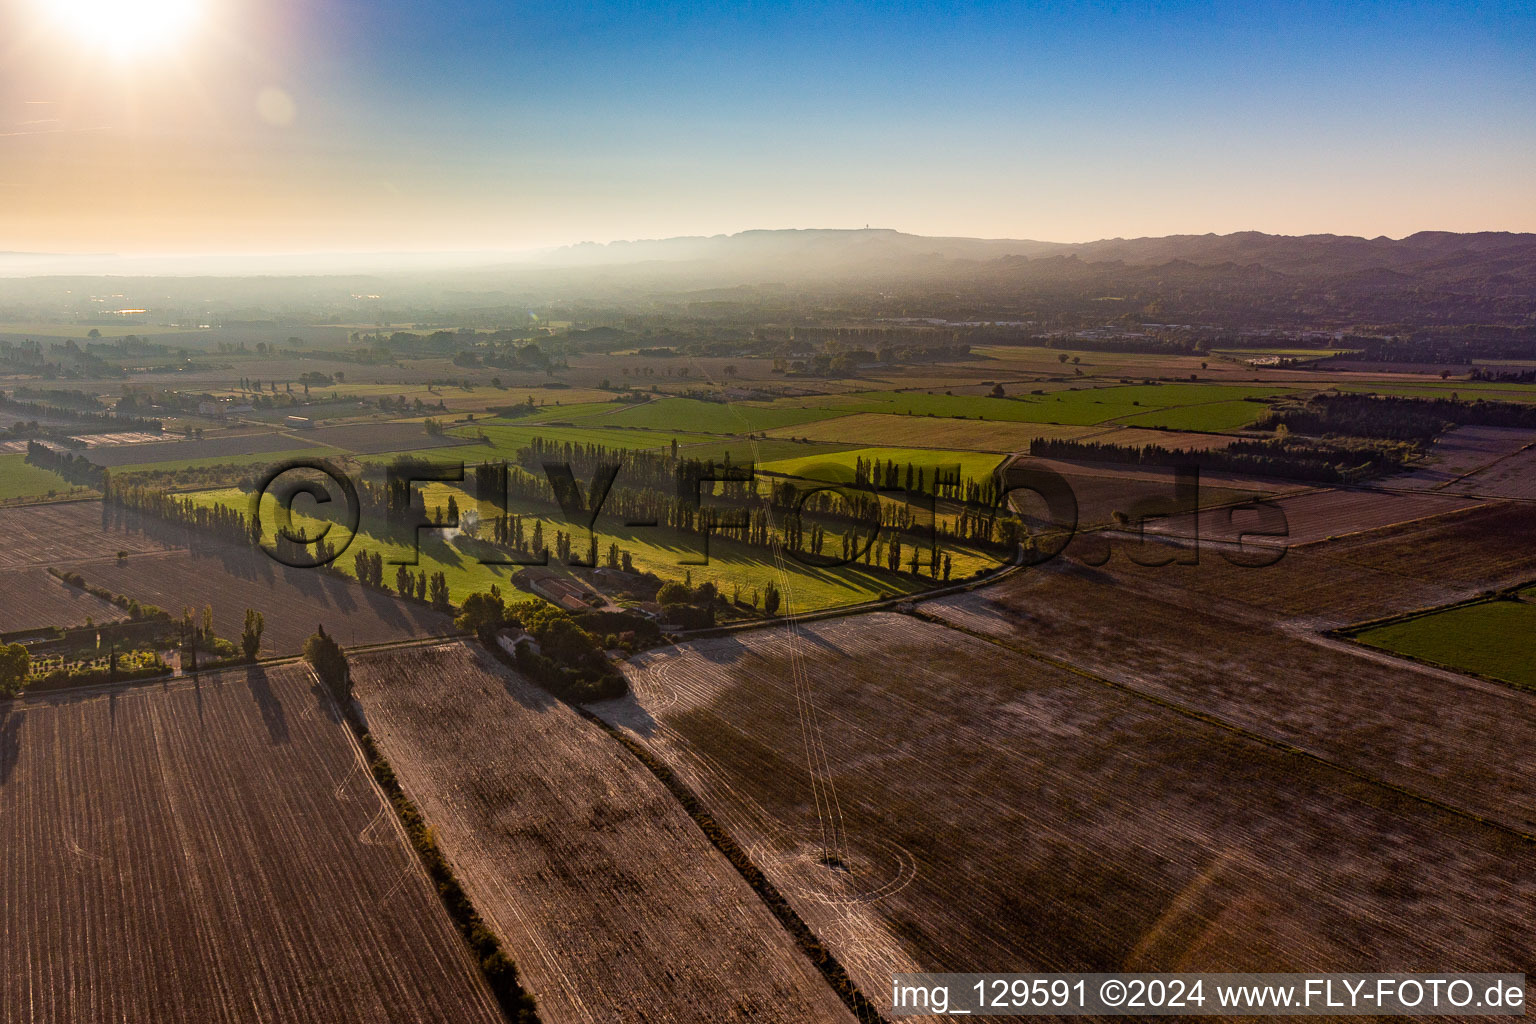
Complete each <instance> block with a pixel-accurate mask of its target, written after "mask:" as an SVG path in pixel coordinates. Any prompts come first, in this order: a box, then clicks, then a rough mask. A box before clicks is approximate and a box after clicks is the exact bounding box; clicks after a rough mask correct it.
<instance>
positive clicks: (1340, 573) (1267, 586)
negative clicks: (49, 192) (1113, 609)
mask: <svg viewBox="0 0 1536 1024" xmlns="http://www.w3.org/2000/svg"><path fill="white" fill-rule="evenodd" d="M1322 493H1327V492H1322ZM1365 493H1370V492H1365ZM1395 497H1399V498H1401V497H1417V496H1413V495H1406V496H1405V495H1396V496H1395ZM1282 502H1283V499H1282ZM1225 515H1226V513H1225V512H1221V511H1219V510H1218V511H1216V512H1214V513H1212V516H1213V517H1214V519H1215V522H1214V523H1212V522H1210V521H1207V522H1205V523H1203V524H1202V531H1203V532H1202V535H1201V548H1200V550H1199V552H1198V558H1199V564H1198V565H1182V564H1181V565H1179V566H1177V567H1176V568H1174V567H1168V568H1158V567H1143V566H1138V565H1136V564H1134V563H1133V562H1132V561H1131V558H1130V557H1129V556H1130V553H1131V552H1132V551H1133V550H1134V548H1132V547H1131V546H1130V545H1131V544H1132V543H1133V541H1131V540H1129V539H1127V540H1125V541H1124V542H1123V543H1122V542H1120V541H1119V540H1116V539H1115V538H1112V537H1111V538H1109V539H1110V540H1111V541H1112V542H1113V544H1114V548H1113V553H1112V555H1111V557H1112V559H1113V561H1111V562H1109V563H1108V565H1107V566H1106V571H1107V572H1111V573H1114V574H1115V576H1116V577H1117V578H1120V579H1123V580H1124V581H1125V582H1126V584H1127V586H1129V587H1131V588H1132V589H1133V590H1134V589H1136V588H1139V587H1143V586H1149V587H1161V588H1165V589H1167V590H1169V591H1170V592H1179V593H1182V594H1185V595H1187V596H1188V597H1189V598H1191V599H1203V600H1211V601H1216V602H1219V603H1220V604H1222V605H1223V606H1225V607H1240V608H1246V609H1249V610H1250V611H1261V612H1263V613H1266V614H1267V617H1268V619H1269V620H1271V621H1274V620H1276V619H1277V618H1278V619H1279V620H1280V621H1282V622H1283V621H1286V620H1295V621H1296V622H1297V623H1299V624H1304V625H1305V626H1306V628H1308V629H1328V628H1339V627H1343V626H1347V625H1350V624H1352V623H1356V622H1361V621H1364V620H1371V619H1377V618H1382V617H1385V616H1392V615H1400V614H1402V613H1405V612H1409V611H1414V610H1417V609H1423V608H1429V607H1437V606H1440V605H1446V604H1450V603H1453V602H1457V601H1464V600H1468V599H1469V598H1473V597H1476V596H1477V595H1478V594H1480V593H1482V592H1483V591H1486V590H1491V589H1497V588H1501V587H1507V586H1511V585H1514V584H1518V583H1523V582H1525V581H1528V580H1531V579H1536V515H1533V514H1532V512H1531V510H1530V506H1529V505H1525V504H1521V503H1515V502H1487V503H1483V504H1480V505H1474V506H1472V507H1470V508H1467V509H1464V510H1461V511H1453V512H1449V513H1445V514H1442V515H1438V516H1434V517H1432V518H1428V519H1423V518H1419V519H1414V520H1412V521H1409V522H1405V523H1401V524H1397V525H1393V526H1388V527H1383V528H1381V529H1377V530H1373V531H1370V532H1367V533H1356V534H1351V535H1349V536H1345V537H1341V538H1339V539H1337V540H1329V541H1319V542H1317V543H1312V544H1307V545H1304V546H1300V547H1294V546H1282V547H1281V548H1280V549H1279V550H1280V552H1281V557H1280V560H1279V561H1278V562H1275V563H1274V564H1272V565H1269V566H1267V567H1264V568H1262V569H1260V568H1252V567H1245V566H1243V565H1234V564H1231V562H1229V560H1228V555H1231V556H1232V558H1233V560H1238V559H1239V556H1238V555H1237V553H1236V552H1235V551H1233V550H1232V549H1231V547H1230V546H1229V545H1228V544H1224V543H1222V541H1223V540H1226V539H1230V528H1229V527H1228V525H1227V523H1226V522H1225ZM1247 516H1248V513H1241V512H1240V513H1238V516H1237V520H1236V521H1237V524H1238V527H1239V528H1246V527H1244V523H1245V521H1246V517H1247ZM1153 530H1154V527H1153V526H1152V525H1151V524H1149V526H1148V532H1149V533H1151V532H1153ZM1104 540H1105V536H1104V535H1102V534H1101V535H1096V536H1089V537H1083V538H1081V539H1080V541H1079V542H1078V543H1075V544H1074V545H1073V546H1072V547H1069V548H1068V549H1067V554H1066V558H1067V559H1068V560H1072V559H1073V558H1078V560H1081V554H1082V553H1083V552H1084V551H1088V550H1092V549H1091V548H1089V546H1088V545H1089V544H1090V543H1094V542H1096V543H1099V544H1101V545H1102V543H1103V541H1104ZM1262 543H1265V541H1264V540H1263V539H1262V538H1257V537H1250V538H1248V540H1247V541H1245V551H1247V552H1248V553H1249V554H1263V552H1262V551H1261V550H1260V549H1259V545H1260V544H1262ZM1151 547H1152V550H1151V551H1150V554H1152V555H1153V556H1162V557H1167V556H1168V555H1169V554H1170V553H1173V554H1177V555H1178V556H1180V558H1181V559H1187V558H1189V557H1191V552H1190V551H1189V549H1188V547H1187V545H1186V546H1184V547H1181V548H1179V549H1177V550H1175V549H1172V548H1170V547H1166V546H1164V545H1161V544H1157V543H1155V542H1154V544H1153V545H1152V546H1151ZM1243 557H1246V555H1245V556H1243ZM1270 557H1273V554H1271V555H1270ZM1143 560H1144V561H1152V560H1153V559H1152V558H1146V557H1144V558H1143Z"/></svg>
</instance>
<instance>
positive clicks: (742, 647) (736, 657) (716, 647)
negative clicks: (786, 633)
mask: <svg viewBox="0 0 1536 1024" xmlns="http://www.w3.org/2000/svg"><path fill="white" fill-rule="evenodd" d="M802 635H803V634H802ZM693 653H694V654H697V655H698V656H699V657H701V658H703V659H704V660H705V661H708V662H712V663H713V664H716V665H734V664H736V663H737V662H738V661H740V660H741V659H742V658H743V657H745V656H746V653H747V645H746V644H744V643H742V642H741V641H740V640H738V639H737V638H736V637H735V635H733V634H728V635H726V636H723V637H716V638H715V639H712V640H708V641H706V642H704V643H701V644H699V645H698V646H696V647H694V648H693Z"/></svg>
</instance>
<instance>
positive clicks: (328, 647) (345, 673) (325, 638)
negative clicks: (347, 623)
mask: <svg viewBox="0 0 1536 1024" xmlns="http://www.w3.org/2000/svg"><path fill="white" fill-rule="evenodd" d="M304 660H305V661H307V662H309V664H310V667H311V668H313V669H314V670H315V675H317V676H319V677H320V682H322V683H324V684H325V686H326V688H327V689H329V690H330V691H331V696H333V697H335V698H336V701H337V703H339V704H341V706H342V707H344V708H345V707H346V706H347V705H348V704H349V703H350V702H351V700H352V670H351V668H350V667H349V666H348V665H347V656H346V654H345V653H343V652H342V649H341V645H340V644H338V643H337V642H336V640H335V639H334V638H333V637H332V636H331V635H330V634H329V633H327V632H326V631H325V626H324V624H322V625H320V626H318V627H316V629H315V632H314V634H313V635H312V636H311V637H310V638H309V639H308V640H305V641H304Z"/></svg>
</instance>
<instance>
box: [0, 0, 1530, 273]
mask: <svg viewBox="0 0 1536 1024" xmlns="http://www.w3.org/2000/svg"><path fill="white" fill-rule="evenodd" d="M200 2H204V3H207V4H209V5H211V7H210V17H209V19H208V21H209V23H210V24H209V26H205V29H206V32H207V37H206V38H201V39H196V38H193V39H189V40H188V41H187V44H186V45H187V46H188V48H189V53H188V54H187V55H186V56H187V60H186V63H187V64H188V67H187V68H185V69H184V79H185V80H190V81H191V82H193V83H194V86H195V89H196V90H197V91H198V92H200V93H201V94H202V95H203V96H204V97H205V102H204V103H203V108H204V109H202V110H201V113H191V112H189V111H188V110H186V109H182V108H181V107H177V106H176V105H175V104H168V105H167V110H166V111H165V112H164V116H163V117H160V116H157V111H156V108H155V106H154V103H155V100H154V99H153V98H151V101H150V102H148V103H141V104H139V105H138V106H137V107H136V108H135V109H134V111H133V119H132V123H131V124H130V123H127V122H126V121H124V120H123V119H121V118H114V117H112V116H108V114H107V113H99V114H98V120H99V121H100V122H101V123H100V124H99V125H98V124H96V123H95V122H92V123H90V124H89V125H87V124H85V122H81V124H80V126H81V128H82V130H83V129H84V128H89V129H91V130H92V131H93V132H95V133H96V135H97V137H94V138H92V139H90V140H88V141H87V142H82V143H81V144H80V145H81V146H87V147H90V151H91V153H92V154H97V155H99V154H100V153H101V152H102V147H103V145H104V144H105V142H106V141H107V140H106V139H105V138H102V137H100V136H101V134H102V133H103V132H105V133H107V134H108V136H109V137H111V138H115V139H117V140H118V141H127V142H129V143H136V144H139V145H140V146H142V144H143V142H144V140H145V139H153V140H154V143H155V146H154V151H155V153H156V154H158V155H155V156H151V157H146V158H145V159H146V161H147V163H146V164H145V167H146V169H145V171H144V175H143V177H142V179H140V178H137V177H135V178H132V179H131V180H130V181H129V182H128V185H129V187H131V188H133V189H137V190H142V192H143V194H142V196H141V197H140V199H141V201H140V203H139V204H138V205H139V208H140V210H141V211H145V216H149V215H153V216H154V217H155V218H156V219H157V222H158V228H157V227H156V226H155V225H152V224H150V223H149V222H148V221H147V220H144V221H138V222H136V221H134V220H133V218H131V217H118V218H107V221H106V222H105V227H104V228H103V231H104V233H106V234H109V235H110V234H112V233H113V232H117V233H118V234H119V237H118V238H113V237H107V238H103V239H101V240H100V242H98V243H96V244H108V243H111V242H113V241H117V242H118V244H117V245H116V246H115V247H117V248H123V247H132V246H133V245H138V246H140V247H154V246H156V245H157V244H160V245H172V244H174V245H177V246H180V247H183V248H185V247H187V246H191V245H201V246H211V247H228V246H235V247H258V248H269V247H270V245H271V244H275V243H276V242H277V241H281V240H283V239H284V238H286V239H291V240H292V241H291V245H292V246H293V247H318V248H354V247H357V246H364V247H367V246H378V247H389V248H396V247H398V248H518V247H522V246H536V245H551V244H559V243H563V242H569V241H578V240H582V239H589V238H590V239H598V240H607V239H611V238H625V237H656V236H661V235H671V234H691V233H715V232H729V231H736V230H742V229H746V228H752V227H788V226H861V225H863V224H865V223H871V224H876V225H880V226H886V227H895V228H899V229H902V230H909V231H915V232H921V233H927V234H965V235H988V236H1012V237H1033V238H1047V239H1054V240H1063V241H1071V240H1085V239H1090V238H1097V237H1105V236H1111V235H1139V234H1166V233H1173V232H1186V231H1187V232H1204V231H1232V230H1243V229H1257V230H1266V231H1276V232H1285V233H1304V232H1315V231H1334V232H1339V233H1353V234H1367V235H1374V234H1389V235H1402V234H1407V233H1410V232H1412V231H1415V230H1420V229H1430V228H1438V229H1450V230H1477V229H1513V230H1536V172H1533V171H1532V167H1533V166H1536V163H1533V158H1536V59H1533V58H1536V8H1533V7H1532V6H1531V5H1523V6H1518V5H1513V4H1504V5H1500V4H1475V5H1474V4H1393V5H1375V4H1348V5H1344V4H1328V5H1323V4H1306V3H1301V4H1283V5H1282V4H1274V5H1269V4H1230V5H1211V4H1163V5H1156V6H1152V5H1142V4H1090V5H1060V6H1052V7H1050V8H1040V7H1036V6H1033V5H1024V4H965V5H956V4H917V5H846V4H836V5H833V4H742V5H733V6H732V7H730V8H729V9H726V8H724V7H722V6H705V5H663V4H587V5H551V4H531V3H470V2H458V0H440V2H435V3H431V4H423V3H419V2H418V3H405V2H400V0H375V2H370V3H364V2H360V0H343V2H335V0H332V2H328V3H325V4H320V3H318V2H314V0H276V2H272V0H269V2H268V3H266V4H263V5H256V4H255V0H200ZM220 19H223V21H222V24H221V22H220ZM214 29H222V32H215V31H214ZM231 40H234V41H237V42H238V45H235V44H234V43H232V42H231ZM53 45H55V46H57V45H59V42H58V40H54V41H53ZM221 46H222V47H224V48H225V49H226V50H228V52H227V53H225V52H224V51H221V50H220V47H221ZM192 47H195V49H191V48H192ZM209 55H216V56H217V57H218V59H213V57H211V56H209ZM162 63H167V62H164V61H157V62H155V66H154V67H150V66H148V62H146V65H145V66H142V67H133V66H131V65H129V66H127V67H120V68H118V70H117V73H118V74H119V75H121V76H127V77H128V78H131V79H134V80H136V81H137V80H141V79H148V78H153V76H154V75H156V74H160V73H161V72H162V70H163V69H162V68H160V66H159V65H160V64H162ZM170 63H174V62H170ZM139 84H140V85H143V84H144V83H142V82H139ZM24 85H25V87H26V88H27V89H28V90H30V91H35V90H34V89H32V83H30V82H28V83H24ZM119 85H120V83H119ZM54 87H55V88H74V89H76V90H77V91H78V90H79V89H81V88H82V87H81V86H80V85H79V84H78V82H77V83H75V84H74V85H72V86H57V85H56V86H54ZM89 87H90V88H99V89H101V90H102V91H103V95H104V96H113V95H117V94H119V93H121V92H122V91H123V90H122V89H121V88H118V89H116V90H113V89H112V88H111V83H110V82H107V83H102V84H98V85H92V86H89ZM18 88H19V86H18V83H17V81H16V80H15V79H0V89H3V90H5V92H6V93H16V92H17V90H18ZM145 89H147V90H148V91H149V92H150V93H153V94H154V95H159V94H158V93H154V91H153V89H152V88H151V87H150V86H147V85H146V86H145ZM263 89H277V90H280V91H281V92H282V93H283V94H285V95H286V96H288V97H291V99H292V102H293V110H294V111H295V116H294V117H293V118H292V120H291V122H288V121H286V120H285V121H284V123H282V124H280V125H273V124H269V123H264V122H263V121H262V120H261V118H259V117H253V116H252V115H251V111H252V109H254V104H253V103H252V102H251V97H252V96H254V95H255V94H256V93H257V92H258V91H260V90H263ZM29 94H30V93H29ZM0 98H4V97H0ZM86 99H88V97H87V98H86ZM73 103H74V107H75V109H81V108H83V109H93V108H92V105H91V104H90V103H89V102H84V101H83V100H82V97H80V96H79V95H75V96H74V97H73ZM171 108H175V109H171ZM100 109H101V110H102V111H107V110H109V109H110V103H108V104H107V106H105V107H101V108H100ZM209 111H211V113H209ZM7 141H8V140H6V139H5V138H3V137H0V149H3V148H4V147H5V146H6V144H7ZM11 148H12V149H15V150H25V148H26V147H25V144H21V145H14V144H13V145H12V146H11ZM59 148H60V146H58V145H56V146H55V147H54V152H53V153H52V155H51V158H54V159H60V158H61V157H59V156H58V152H57V150H58V149H59ZM64 148H66V149H67V147H64ZM209 153H219V154H221V156H220V159H219V160H217V161H215V160H213V159H212V158H209V157H207V156H206V154H209ZM172 154H175V155H177V156H179V157H180V158H179V159H178V158H173V156H172ZM199 154H202V156H200V155H199ZM4 155H5V153H4V152H0V157H3V156H4ZM22 155H23V156H27V155H28V154H26V153H25V152H24V153H23V154H22ZM29 158H30V159H31V161H32V165H33V166H34V168H36V167H37V166H39V160H40V159H43V160H45V159H48V158H49V157H43V158H39V157H38V155H37V154H36V153H32V154H30V157H29ZM62 159H73V160H74V163H73V164H72V166H74V167H76V168H77V169H78V168H81V167H86V166H89V165H90V164H91V162H92V161H91V160H87V159H85V158H84V157H78V156H76V157H74V158H71V157H70V156H69V155H68V154H66V155H65V156H64V157H62ZM216 165H217V166H222V167H224V168H225V169H226V171H225V173H224V174H223V175H222V177H224V178H226V179H228V180H224V181H220V180H218V179H219V178H220V177H221V175H220V174H218V173H217V172H216V170H215V166H216ZM231 165H234V166H236V168H237V171H238V173H235V174H230V173H228V168H230V167H231ZM49 177H50V176H49V175H47V174H46V173H41V172H39V173H36V174H34V175H33V181H34V182H36V183H40V185H41V186H43V187H45V188H46V187H47V186H48V178H49ZM67 177H68V187H69V188H70V189H73V190H75V191H76V192H78V191H80V190H82V189H84V190H87V191H88V190H89V189H90V188H91V185H92V179H91V175H90V174H89V173H87V172H85V171H78V173H72V174H71V175H69V176H67ZM157 180H158V181H159V182H160V184H159V186H157V185H156V181H157ZM123 181H124V179H123V178H122V176H121V175H120V176H119V178H118V182H119V187H121V186H122V183H123ZM5 185H6V182H5V180H4V175H3V172H0V203H5V202H7V196H8V195H14V194H15V193H16V192H17V191H18V189H17V188H16V187H15V186H14V183H13V186H12V188H11V189H10V191H9V192H8V191H7V189H6V187H5ZM173 186H174V187H173ZM24 187H25V186H24ZM52 187H54V189H55V191H58V190H59V189H62V188H63V187H64V185H63V184H55V185H54V186H52ZM157 187H158V188H159V189H160V191H159V192H157V191H156V189H157ZM177 195H179V196H181V197H182V199H183V200H185V199H186V197H188V196H189V195H191V196H194V197H195V198H196V202H194V203H193V204H192V205H193V206H194V207H195V209H194V210H193V211H192V212H190V213H188V212H186V211H181V212H180V213H178V211H177V210H176V209H175V208H174V206H173V205H171V204H173V202H174V200H175V198H176V196H177ZM44 198H45V199H46V198H51V199H52V200H53V201H52V202H43V203H42V204H40V208H42V209H54V210H62V208H63V207H65V206H67V205H68V204H67V202H66V201H65V199H66V197H65V196H64V195H62V194H59V195H54V196H52V197H44ZM221 203H222V204H224V207H225V208H227V210H228V217H227V223H225V225H224V226H223V228H222V229H221V228H219V227H217V226H215V225H211V224H209V223H208V222H209V219H210V214H211V213H213V212H214V211H217V210H219V209H220V208H221ZM87 205H90V204H89V203H87ZM94 219H95V220H96V222H98V223H103V221H102V215H101V214H100V213H98V214H97V216H96V217H95V218H94ZM30 230H33V231H36V232H40V233H42V234H46V233H47V232H46V225H43V224H37V225H34V227H33V228H32V229H30ZM157 230H158V232H159V235H158V236H157ZM221 231H222V234H221ZM64 235H69V236H70V237H69V238H64V237H63V236H64ZM76 235H78V232H76V233H75V234H71V233H70V232H67V231H66V232H62V233H61V242H63V243H68V242H70V240H71V239H75V240H76V243H77V244H78V243H82V242H84V241H85V239H84V238H76ZM269 236H277V237H275V238H272V237H269ZM5 247H6V245H5V244H4V242H3V241H0V248H5Z"/></svg>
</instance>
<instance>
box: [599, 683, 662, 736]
mask: <svg viewBox="0 0 1536 1024" xmlns="http://www.w3.org/2000/svg"><path fill="white" fill-rule="evenodd" d="M583 706H584V707H585V708H586V709H587V710H588V711H590V712H592V714H594V715H596V716H597V717H598V718H601V719H602V720H603V721H605V722H607V723H608V724H609V725H613V726H617V727H618V728H620V729H627V730H629V731H630V732H632V733H634V734H635V735H636V736H639V737H640V738H641V739H647V740H648V739H650V738H651V736H652V735H654V734H655V732H656V728H657V722H656V719H654V718H652V717H651V713H650V712H649V711H647V710H645V708H644V707H642V706H641V704H640V700H639V698H637V697H636V696H635V691H634V690H630V691H628V692H627V693H625V694H624V696H622V697H611V698H609V699H608V700H599V701H593V702H592V703H590V704H586V705H583Z"/></svg>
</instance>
